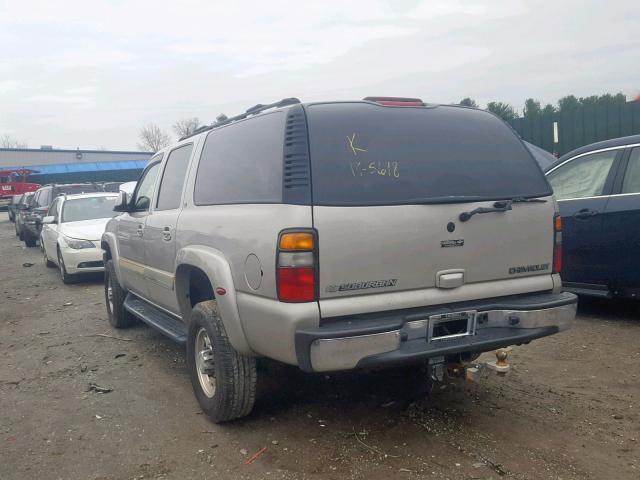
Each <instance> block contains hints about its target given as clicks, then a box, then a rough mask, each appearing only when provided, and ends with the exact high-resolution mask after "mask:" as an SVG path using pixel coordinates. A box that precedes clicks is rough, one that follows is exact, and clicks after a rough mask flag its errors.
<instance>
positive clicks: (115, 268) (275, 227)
mask: <svg viewBox="0 0 640 480" xmlns="http://www.w3.org/2000/svg"><path fill="white" fill-rule="evenodd" d="M116 209H117V210H118V211H120V212H122V214H121V215H119V216H117V217H115V218H114V219H113V220H111V221H110V222H109V223H108V225H107V227H106V232H105V234H104V235H103V237H102V248H103V250H104V255H105V295H106V303H107V311H108V314H109V320H110V322H111V324H112V325H113V326H114V327H116V328H123V327H127V326H129V325H131V323H132V322H133V321H134V319H135V318H138V319H141V320H143V321H144V322H146V323H148V324H150V325H152V326H154V327H156V328H158V329H159V330H160V331H162V332H163V333H165V334H167V335H168V336H170V337H172V338H173V339H175V340H176V341H178V342H182V343H185V344H186V352H187V364H188V369H189V374H190V376H191V381H192V384H193V388H194V391H195V394H196V397H197V398H198V401H199V403H200V405H201V407H202V408H203V410H204V411H205V412H206V413H207V414H208V415H209V416H210V417H211V418H212V419H213V420H214V421H216V422H220V421H227V420H231V419H234V418H237V417H241V416H243V415H247V414H248V413H249V412H250V411H251V409H252V406H253V403H254V400H255V385H256V367H255V359H256V357H268V358H270V359H273V360H277V361H280V362H284V363H287V364H291V365H297V366H298V367H300V368H301V369H303V370H305V371H309V372H328V371H336V370H349V369H356V368H363V367H373V366H376V367H378V366H390V365H398V364H412V363H416V364H417V363H420V362H426V363H428V365H429V368H433V369H434V371H442V368H440V369H439V370H438V369H437V368H436V367H438V366H440V367H442V366H443V365H446V364H448V363H456V364H459V363H460V362H469V361H471V360H473V359H474V358H476V357H477V355H478V354H479V353H481V352H485V351H491V350H494V349H497V348H500V347H506V346H509V345H514V344H523V343H528V342H530V341H531V340H534V339H537V338H540V337H544V336H547V335H552V334H555V333H558V332H560V331H562V330H565V329H567V328H569V326H570V325H571V323H572V321H573V319H574V316H575V310H576V301H577V300H576V297H575V296H574V295H572V294H568V293H562V292H561V286H562V285H561V281H560V267H561V265H560V260H561V225H560V221H559V219H558V216H557V207H556V203H555V201H554V199H553V197H552V191H551V188H550V186H549V184H548V183H547V181H546V179H545V177H544V175H543V173H542V171H541V170H540V168H539V166H538V165H537V164H536V161H535V160H534V158H533V157H532V156H531V153H530V152H529V150H527V148H526V147H525V146H524V145H523V143H522V141H521V140H520V139H519V138H518V137H517V135H516V134H515V133H514V132H513V131H512V130H511V129H510V128H509V127H508V126H507V125H505V124H504V123H503V122H502V121H501V120H499V119H498V118H497V117H495V116H493V115H492V114H490V113H488V112H484V111H480V110H476V109H470V108H464V107H460V106H452V105H427V104H424V103H423V102H422V101H420V100H419V99H398V98H377V97H376V98H373V97H372V98H367V99H365V100H363V101H351V102H318V103H307V104H301V103H300V102H299V101H298V100H296V99H285V100H283V101H281V102H277V103H274V104H269V105H257V106H255V107H253V108H251V109H249V110H247V112H246V113H244V114H242V115H239V116H237V117H233V118H224V119H221V120H220V121H219V122H218V123H216V124H214V125H211V126H209V127H205V128H202V129H200V130H199V131H197V132H196V133H195V134H194V135H192V136H190V137H186V138H183V139H181V140H180V141H179V142H178V143H177V144H175V145H172V146H170V147H167V148H165V149H163V150H161V151H160V152H158V153H157V154H156V155H155V156H154V157H153V158H152V159H151V160H150V162H149V165H148V166H147V168H146V169H145V171H144V172H143V174H142V177H141V178H140V180H139V182H138V184H137V187H136V189H135V191H134V192H133V195H131V196H129V195H127V194H126V193H123V192H121V193H120V199H119V201H118V203H117V205H116Z"/></svg>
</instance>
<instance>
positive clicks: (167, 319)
mask: <svg viewBox="0 0 640 480" xmlns="http://www.w3.org/2000/svg"><path fill="white" fill-rule="evenodd" d="M124 308H126V309H127V311H128V312H130V313H131V314H132V315H134V316H135V317H137V318H139V319H140V320H142V321H143V322H144V323H146V324H147V325H149V326H151V327H153V328H155V329H156V330H159V331H160V333H162V334H164V335H166V336H167V337H169V338H170V339H171V340H174V341H176V342H178V343H182V344H184V343H187V327H186V325H185V324H184V323H183V322H182V320H179V319H177V318H175V317H173V316H171V315H169V314H168V313H166V312H163V311H162V310H160V309H159V308H157V307H154V306H153V305H151V304H149V303H147V302H145V301H144V300H142V299H141V298H138V297H136V296H135V295H132V294H131V293H128V294H127V298H125V300H124Z"/></svg>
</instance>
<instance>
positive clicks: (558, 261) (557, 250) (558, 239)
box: [553, 213, 562, 273]
mask: <svg viewBox="0 0 640 480" xmlns="http://www.w3.org/2000/svg"><path fill="white" fill-rule="evenodd" d="M561 270H562V217H560V215H558V214H557V213H556V215H555V217H553V273H560V271H561Z"/></svg>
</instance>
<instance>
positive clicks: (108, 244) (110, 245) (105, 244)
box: [100, 232, 127, 289]
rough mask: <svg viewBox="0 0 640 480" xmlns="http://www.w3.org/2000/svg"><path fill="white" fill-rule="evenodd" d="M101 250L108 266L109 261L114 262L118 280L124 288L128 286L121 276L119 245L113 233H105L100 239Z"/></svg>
mask: <svg viewBox="0 0 640 480" xmlns="http://www.w3.org/2000/svg"><path fill="white" fill-rule="evenodd" d="M100 248H101V249H102V259H103V261H104V263H105V266H106V264H107V260H112V261H113V266H114V268H115V271H116V279H117V280H118V283H119V284H120V285H122V287H123V288H125V289H126V288H127V286H126V285H125V284H124V282H123V281H122V275H120V255H119V253H118V243H117V240H116V236H115V234H114V233H113V232H105V233H104V234H103V235H102V238H101V239H100Z"/></svg>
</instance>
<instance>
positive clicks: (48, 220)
mask: <svg viewBox="0 0 640 480" xmlns="http://www.w3.org/2000/svg"><path fill="white" fill-rule="evenodd" d="M42 223H43V224H45V223H57V222H56V217H54V216H53V215H48V216H46V217H44V218H43V219H42Z"/></svg>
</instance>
